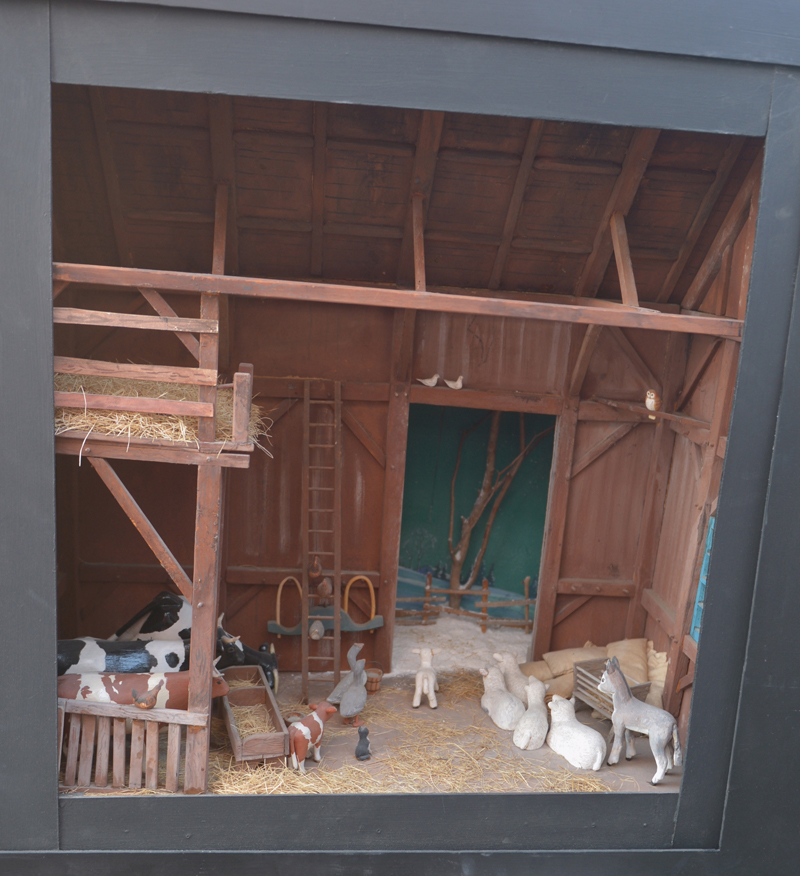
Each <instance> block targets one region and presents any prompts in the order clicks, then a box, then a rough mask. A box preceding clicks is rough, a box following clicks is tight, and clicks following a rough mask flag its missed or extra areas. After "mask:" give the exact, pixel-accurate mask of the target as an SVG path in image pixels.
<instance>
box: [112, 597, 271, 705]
mask: <svg viewBox="0 0 800 876" xmlns="http://www.w3.org/2000/svg"><path fill="white" fill-rule="evenodd" d="M218 627H219V628H218V630H217V656H218V657H220V658H221V659H220V661H219V663H218V664H217V668H218V669H225V668H226V667H228V666H238V665H241V664H242V663H244V664H245V665H247V666H261V667H262V669H263V670H264V674H265V675H266V677H267V681H268V683H269V685H270V687H272V688H273V689H274V690H275V691H277V690H278V662H277V659H276V657H275V648H274V646H272V645H268V646H267V645H262V646H261V649H259V650H258V651H256V650H255V649H253V648H250V647H248V646H247V645H245V644H244V643H243V642H240V641H239V637H238V636H231V635H230V634H229V633H226V632H225V630H224V629H223V628H222V616H220V619H219V623H218ZM191 629H192V606H191V603H190V602H189V600H188V599H186V597H185V596H180V595H178V594H176V593H170V592H169V591H168V590H164V591H162V592H161V593H159V594H158V596H156V597H155V599H153V600H152V601H151V602H149V603H148V604H147V605H146V606H145V607H144V608H143V609H142V610H141V611H140V612H138V613H137V614H136V615H134V616H133V617H132V618H131V619H130V620H129V621H128V622H127V623H126V624H123V626H121V627H120V628H119V629H118V630H117V632H116V633H115V634H114V635H113V636H112V637H111V639H112V640H122V641H126V640H132V639H144V640H157V639H174V638H176V637H180V638H183V639H187V640H188V638H189V637H190V634H191ZM265 648H268V650H266V651H265V650H264V649H265Z"/></svg>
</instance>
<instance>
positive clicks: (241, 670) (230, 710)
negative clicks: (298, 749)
mask: <svg viewBox="0 0 800 876" xmlns="http://www.w3.org/2000/svg"><path fill="white" fill-rule="evenodd" d="M223 674H224V676H225V680H226V681H227V682H228V684H229V685H230V687H231V690H230V692H229V693H228V695H227V696H225V697H222V708H223V714H224V718H225V726H226V727H227V728H228V736H229V737H230V740H231V748H232V749H233V756H234V758H235V759H236V762H237V763H242V762H243V761H260V760H270V759H272V758H278V757H286V756H288V754H289V731H288V729H287V727H286V722H285V721H284V720H283V716H282V715H281V713H280V711H279V710H278V703H277V701H276V700H275V695H274V694H273V693H272V689H271V688H270V686H269V684H267V679H266V676H265V675H264V670H263V669H262V668H261V667H260V666H232V667H230V668H229V669H226V670H225V672H224V673H223ZM253 706H259V707H263V709H264V712H265V717H266V718H267V721H268V724H269V726H270V727H271V729H270V730H267V731H265V732H257V733H249V734H247V735H245V734H244V733H242V732H240V729H241V728H240V720H241V719H240V717H239V715H238V714H237V711H238V709H242V708H247V707H253Z"/></svg>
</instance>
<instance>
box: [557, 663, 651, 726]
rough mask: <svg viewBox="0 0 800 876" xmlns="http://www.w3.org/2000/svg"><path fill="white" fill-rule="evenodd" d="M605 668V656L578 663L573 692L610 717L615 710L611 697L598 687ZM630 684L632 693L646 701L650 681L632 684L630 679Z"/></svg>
mask: <svg viewBox="0 0 800 876" xmlns="http://www.w3.org/2000/svg"><path fill="white" fill-rule="evenodd" d="M605 668H606V660H605V658H604V657H598V658H597V659H596V660H584V661H583V662H582V663H576V664H575V687H574V688H573V691H572V692H573V694H574V695H575V696H576V697H577V698H578V699H579V700H583V702H585V703H587V704H588V705H590V706H591V707H592V708H593V709H595V710H596V711H598V712H600V714H601V715H604V716H605V717H606V718H610V717H611V713H612V712H613V711H614V705H613V703H612V702H611V697H610V696H608V694H604V693H603V692H602V691H599V690H598V689H597V685H598V684H600V679H601V678H602V677H603V672H604V670H605ZM628 685H629V686H630V689H631V693H632V694H633V695H634V696H635V697H636V699H637V700H642V702H644V700H645V698H646V697H647V694H648V693H649V692H650V682H649V681H645V682H643V683H641V684H631V682H630V681H628Z"/></svg>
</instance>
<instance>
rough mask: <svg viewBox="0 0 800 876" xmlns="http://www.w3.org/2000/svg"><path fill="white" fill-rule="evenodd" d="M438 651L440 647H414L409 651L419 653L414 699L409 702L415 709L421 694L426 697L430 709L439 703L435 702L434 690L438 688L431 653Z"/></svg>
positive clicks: (420, 700)
mask: <svg viewBox="0 0 800 876" xmlns="http://www.w3.org/2000/svg"><path fill="white" fill-rule="evenodd" d="M440 651H441V648H414V649H413V651H412V652H411V653H412V654H419V669H418V670H417V677H416V686H415V688H414V700H413V702H412V703H411V705H412V706H413V707H414V708H415V709H418V708H419V704H420V703H421V702H422V695H423V694H425V696H426V697H427V698H428V705H429V706H430V707H431V708H432V709H435V708H436V707H437V706H438V705H439V704H438V703H437V702H436V691H437V690H439V683H438V682H437V681H436V670H435V669H434V668H433V655H434V654H438V653H439V652H440Z"/></svg>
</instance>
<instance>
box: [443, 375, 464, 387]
mask: <svg viewBox="0 0 800 876" xmlns="http://www.w3.org/2000/svg"><path fill="white" fill-rule="evenodd" d="M445 383H446V384H447V385H448V386H449V387H450V389H461V387H462V386H463V385H464V375H463V374H459V375H458V380H445Z"/></svg>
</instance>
